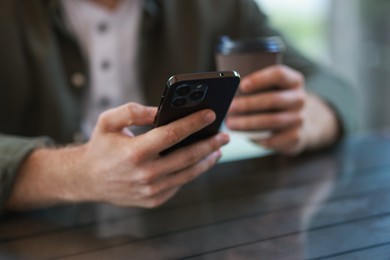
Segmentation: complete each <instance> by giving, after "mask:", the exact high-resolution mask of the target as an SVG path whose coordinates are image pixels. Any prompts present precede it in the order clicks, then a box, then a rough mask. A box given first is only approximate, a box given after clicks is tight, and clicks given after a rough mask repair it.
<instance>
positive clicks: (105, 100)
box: [98, 97, 111, 108]
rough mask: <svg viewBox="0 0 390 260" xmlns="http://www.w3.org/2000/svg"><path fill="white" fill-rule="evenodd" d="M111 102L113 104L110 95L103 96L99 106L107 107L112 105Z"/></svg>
mask: <svg viewBox="0 0 390 260" xmlns="http://www.w3.org/2000/svg"><path fill="white" fill-rule="evenodd" d="M110 104H111V101H110V99H109V98H108V97H102V98H101V99H100V100H99V104H98V106H99V107H100V108H107V107H109V106H110Z"/></svg>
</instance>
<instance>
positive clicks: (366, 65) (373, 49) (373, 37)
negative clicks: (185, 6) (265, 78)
mask: <svg viewBox="0 0 390 260" xmlns="http://www.w3.org/2000/svg"><path fill="white" fill-rule="evenodd" d="M257 2H258V4H259V5H260V6H261V7H262V8H263V10H265V11H266V13H267V14H268V15H269V17H270V19H271V22H272V24H273V25H274V27H276V28H277V29H279V31H281V32H282V33H283V34H284V36H285V37H287V38H288V39H289V40H290V41H291V42H292V43H294V44H295V45H296V47H297V48H298V49H300V50H301V51H303V52H304V53H306V55H307V56H309V57H310V58H312V59H314V60H315V61H317V62H320V63H321V64H324V65H326V66H330V67H331V68H333V69H334V70H335V71H336V72H337V73H339V74H341V75H342V76H343V77H344V78H345V79H347V80H348V81H349V82H350V83H351V84H353V85H354V86H355V87H356V88H357V89H358V91H359V92H360V96H361V97H362V98H361V100H360V103H361V113H362V125H361V128H360V131H369V130H373V129H376V128H383V127H388V126H390V102H389V101H388V100H390V16H389V15H388V11H389V10H390V1H389V0H295V1H286V0H257Z"/></svg>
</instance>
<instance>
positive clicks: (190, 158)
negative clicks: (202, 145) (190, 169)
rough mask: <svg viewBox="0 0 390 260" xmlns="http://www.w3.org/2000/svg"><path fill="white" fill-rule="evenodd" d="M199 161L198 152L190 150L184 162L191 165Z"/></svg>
mask: <svg viewBox="0 0 390 260" xmlns="http://www.w3.org/2000/svg"><path fill="white" fill-rule="evenodd" d="M198 160H199V152H198V151H197V150H196V149H191V150H190V151H188V152H187V158H186V161H187V162H188V164H190V165H192V164H194V163H196V162H197V161H198Z"/></svg>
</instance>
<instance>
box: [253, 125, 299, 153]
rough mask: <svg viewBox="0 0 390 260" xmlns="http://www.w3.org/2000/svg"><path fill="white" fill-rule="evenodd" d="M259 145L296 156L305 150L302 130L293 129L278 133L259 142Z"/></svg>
mask: <svg viewBox="0 0 390 260" xmlns="http://www.w3.org/2000/svg"><path fill="white" fill-rule="evenodd" d="M259 144H261V145H263V146H264V147H267V148H270V149H273V150H277V151H279V152H281V153H284V154H296V153H298V152H300V151H302V149H303V142H302V129H301V128H300V127H292V128H289V129H286V130H284V131H280V132H277V133H275V134H274V135H273V136H272V137H270V138H268V139H265V140H261V141H259Z"/></svg>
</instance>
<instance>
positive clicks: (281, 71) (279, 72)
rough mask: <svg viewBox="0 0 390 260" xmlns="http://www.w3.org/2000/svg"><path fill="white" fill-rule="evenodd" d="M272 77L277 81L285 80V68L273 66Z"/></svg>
mask: <svg viewBox="0 0 390 260" xmlns="http://www.w3.org/2000/svg"><path fill="white" fill-rule="evenodd" d="M273 76H274V77H275V78H279V79H283V78H285V77H286V67H284V66H282V65H277V66H275V68H274V71H273Z"/></svg>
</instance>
